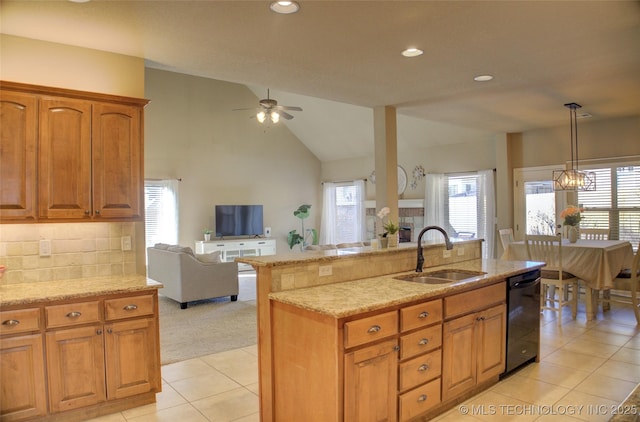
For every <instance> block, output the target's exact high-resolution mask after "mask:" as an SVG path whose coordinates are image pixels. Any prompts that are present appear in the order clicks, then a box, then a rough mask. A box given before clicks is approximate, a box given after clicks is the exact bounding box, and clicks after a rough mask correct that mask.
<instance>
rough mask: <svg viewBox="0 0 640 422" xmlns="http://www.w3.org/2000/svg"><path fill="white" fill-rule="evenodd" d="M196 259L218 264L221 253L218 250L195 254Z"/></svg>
mask: <svg viewBox="0 0 640 422" xmlns="http://www.w3.org/2000/svg"><path fill="white" fill-rule="evenodd" d="M196 259H197V260H198V261H200V262H206V263H213V264H219V263H221V262H222V255H221V253H220V251H215V252H210V253H204V254H196Z"/></svg>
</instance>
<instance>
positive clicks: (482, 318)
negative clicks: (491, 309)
mask: <svg viewBox="0 0 640 422" xmlns="http://www.w3.org/2000/svg"><path fill="white" fill-rule="evenodd" d="M476 321H484V317H483V316H481V317H478V318H476Z"/></svg>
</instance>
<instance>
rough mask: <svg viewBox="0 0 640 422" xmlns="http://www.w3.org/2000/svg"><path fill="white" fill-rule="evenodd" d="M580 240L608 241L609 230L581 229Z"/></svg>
mask: <svg viewBox="0 0 640 422" xmlns="http://www.w3.org/2000/svg"><path fill="white" fill-rule="evenodd" d="M580 239H592V240H608V239H609V229H593V228H584V229H583V228H581V229H580Z"/></svg>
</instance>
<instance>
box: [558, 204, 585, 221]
mask: <svg viewBox="0 0 640 422" xmlns="http://www.w3.org/2000/svg"><path fill="white" fill-rule="evenodd" d="M582 211H583V210H582V208H579V207H576V206H575V205H569V206H568V207H567V208H565V209H564V210H563V211H562V212H561V213H560V218H564V225H565V226H577V225H578V224H580V220H582V217H581V216H580V213H581V212H582Z"/></svg>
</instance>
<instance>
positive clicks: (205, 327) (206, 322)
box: [158, 275, 257, 365]
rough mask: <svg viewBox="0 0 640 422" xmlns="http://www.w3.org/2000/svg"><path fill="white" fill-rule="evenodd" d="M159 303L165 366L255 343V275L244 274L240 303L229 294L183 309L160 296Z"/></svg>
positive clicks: (176, 303)
mask: <svg viewBox="0 0 640 422" xmlns="http://www.w3.org/2000/svg"><path fill="white" fill-rule="evenodd" d="M158 304H159V308H160V361H161V363H162V365H166V364H168V363H174V362H179V361H183V360H187V359H192V358H196V357H200V356H205V355H209V354H212V353H218V352H224V351H227V350H232V349H238V348H241V347H246V346H251V345H254V344H256V339H257V323H256V305H255V276H253V277H251V276H250V275H249V276H246V275H245V276H242V275H241V277H240V293H239V295H238V301H237V302H231V301H230V300H229V297H226V298H219V299H210V300H202V301H198V302H189V307H188V308H187V309H180V304H179V303H178V302H175V301H173V300H171V299H169V298H167V297H164V296H162V295H160V296H159V299H158Z"/></svg>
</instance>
